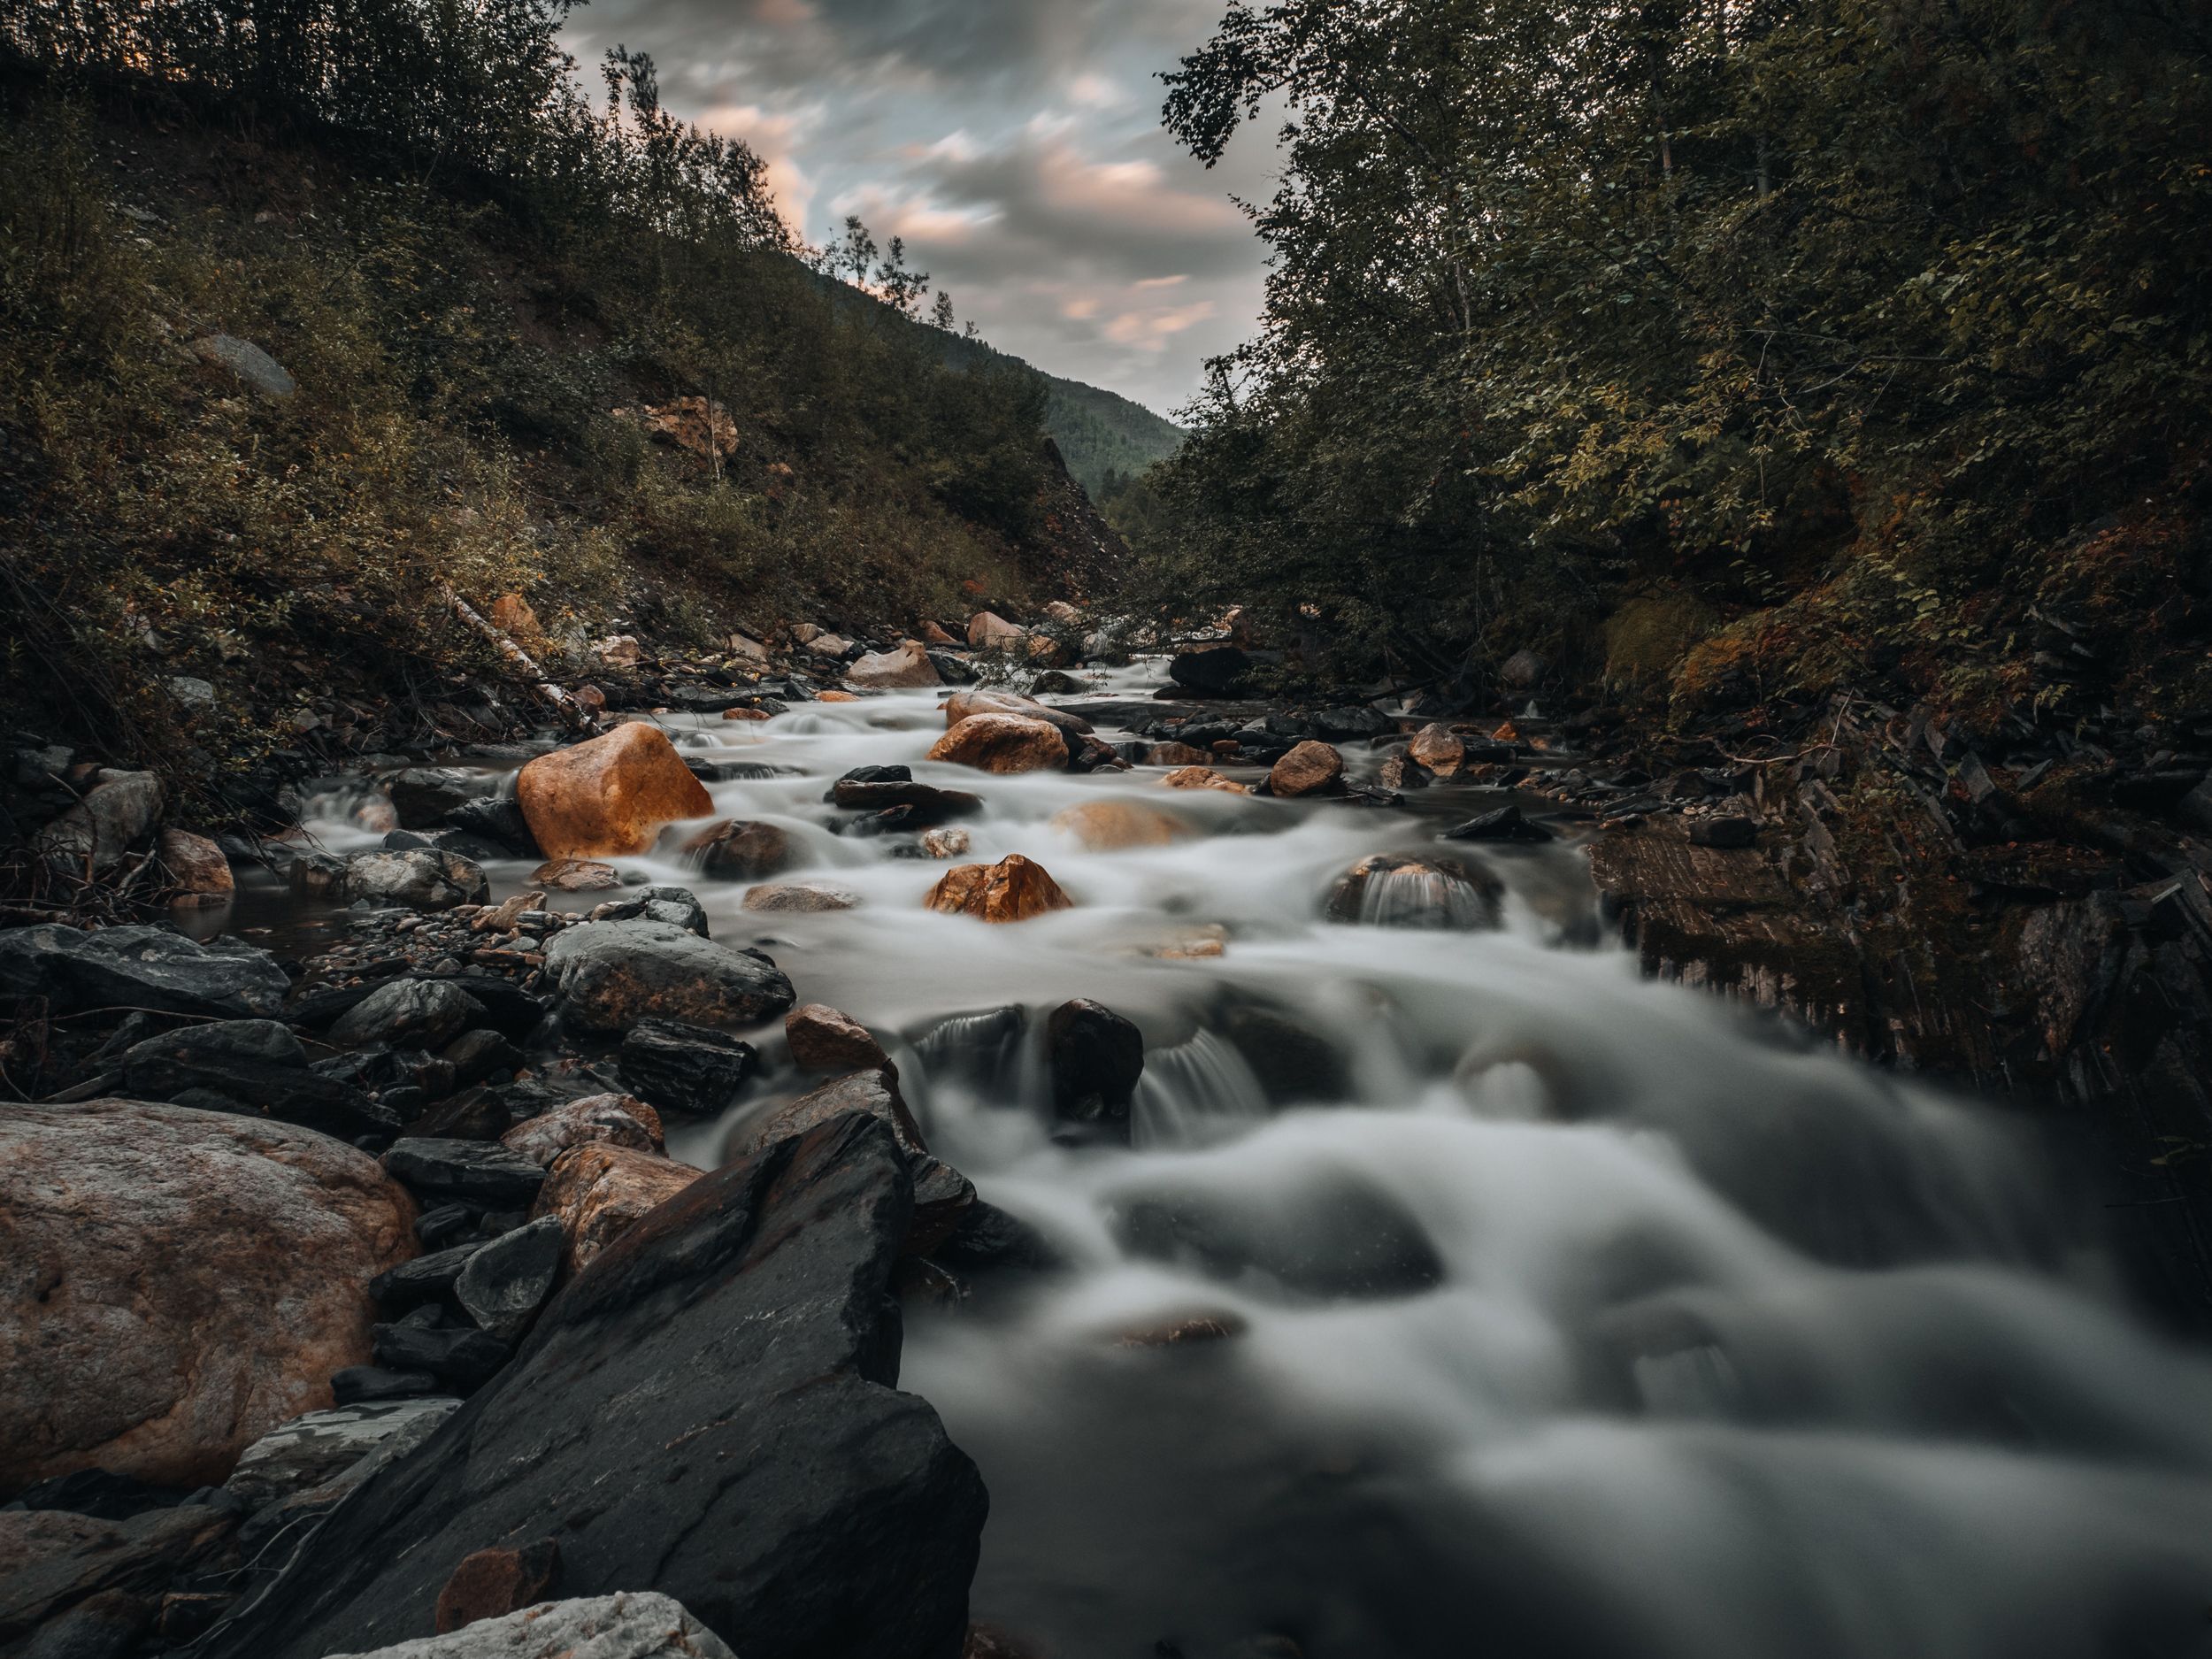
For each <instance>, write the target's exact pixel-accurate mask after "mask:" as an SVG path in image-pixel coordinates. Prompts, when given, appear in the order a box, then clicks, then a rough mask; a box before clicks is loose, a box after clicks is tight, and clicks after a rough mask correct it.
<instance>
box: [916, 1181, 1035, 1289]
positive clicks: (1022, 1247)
mask: <svg viewBox="0 0 2212 1659" xmlns="http://www.w3.org/2000/svg"><path fill="white" fill-rule="evenodd" d="M931 1256H932V1259H933V1260H935V1261H938V1262H941V1263H944V1264H945V1265H946V1266H947V1267H952V1268H957V1269H958V1270H959V1271H962V1272H964V1273H971V1274H975V1273H987V1272H995V1271H1001V1270H1005V1271H1022V1272H1049V1271H1052V1270H1054V1269H1056V1268H1059V1267H1064V1266H1065V1265H1066V1264H1067V1259H1066V1257H1064V1256H1062V1255H1061V1254H1060V1252H1059V1251H1058V1250H1056V1249H1055V1248H1053V1247H1052V1245H1051V1243H1050V1242H1049V1241H1048V1240H1047V1239H1046V1237H1045V1235H1044V1234H1043V1233H1040V1232H1039V1231H1038V1230H1037V1229H1036V1228H1035V1227H1033V1226H1031V1225H1029V1223H1027V1222H1026V1221H1024V1220H1023V1219H1022V1218H1021V1217H1018V1216H1013V1215H1009V1214H1008V1213H1007V1212H1006V1211H1005V1210H1001V1209H1000V1208H998V1206H997V1205H995V1204H990V1203H986V1202H984V1201H983V1200H982V1199H977V1200H976V1201H975V1202H974V1203H972V1204H971V1205H969V1206H968V1208H967V1210H966V1212H965V1213H964V1214H963V1215H962V1216H961V1217H960V1224H959V1225H957V1226H956V1227H955V1228H954V1229H953V1231H952V1235H951V1237H949V1238H948V1239H947V1240H945V1241H944V1242H943V1243H941V1244H940V1245H939V1246H938V1247H937V1248H936V1249H935V1250H933V1251H932V1252H931Z"/></svg>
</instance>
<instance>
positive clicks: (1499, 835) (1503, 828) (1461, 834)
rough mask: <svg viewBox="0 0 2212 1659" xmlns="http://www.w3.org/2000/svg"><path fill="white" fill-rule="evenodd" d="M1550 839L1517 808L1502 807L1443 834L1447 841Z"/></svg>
mask: <svg viewBox="0 0 2212 1659" xmlns="http://www.w3.org/2000/svg"><path fill="white" fill-rule="evenodd" d="M1551 838H1552V834H1551V832H1550V831H1549V830H1548V829H1546V828H1545V827H1544V826H1542V825H1541V824H1532V823H1530V822H1529V821H1528V819H1527V818H1525V817H1524V816H1523V815H1522V812H1521V809H1520V808H1519V807H1517V806H1502V807H1500V808H1499V809H1498V810H1496V811H1494V812H1485V813H1483V814H1482V815H1481V816H1479V817H1478V818H1469V819H1468V820H1467V821H1466V822H1465V823H1464V824H1455V825H1454V826H1452V827H1451V828H1450V829H1448V830H1446V831H1445V832H1444V839H1445V840H1446V841H1549V840H1551Z"/></svg>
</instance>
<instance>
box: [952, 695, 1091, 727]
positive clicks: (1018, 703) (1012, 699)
mask: <svg viewBox="0 0 2212 1659" xmlns="http://www.w3.org/2000/svg"><path fill="white" fill-rule="evenodd" d="M979 714H1011V715H1017V716H1018V717H1020V718H1023V719H1025V720H1042V721H1043V722H1044V723H1045V724H1046V725H1047V726H1057V727H1058V728H1059V729H1060V731H1061V732H1062V733H1064V734H1065V735H1067V736H1068V737H1071V738H1076V737H1081V736H1084V735H1085V734H1086V733H1088V732H1089V731H1090V729H1091V723H1090V722H1089V721H1088V720H1087V719H1085V718H1083V717H1082V716H1081V715H1079V714H1071V713H1069V712H1068V711H1067V710H1065V709H1056V708H1054V707H1052V706H1051V705H1050V704H1049V703H1039V702H1038V701H1037V700H1036V699H1035V698H1034V697H1024V696H1019V695H1016V694H1015V693H1013V692H1010V691H956V692H954V693H953V694H952V695H951V696H949V697H948V698H946V699H945V702H944V716H945V729H946V730H948V731H950V730H951V729H952V728H953V727H954V726H958V725H959V724H960V723H961V722H962V721H963V720H965V719H970V718H973V717H974V716H976V715H979Z"/></svg>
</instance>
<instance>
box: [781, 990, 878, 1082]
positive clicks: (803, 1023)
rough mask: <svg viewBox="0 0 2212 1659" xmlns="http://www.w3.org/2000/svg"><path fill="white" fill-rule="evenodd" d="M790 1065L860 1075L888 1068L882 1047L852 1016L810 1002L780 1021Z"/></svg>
mask: <svg viewBox="0 0 2212 1659" xmlns="http://www.w3.org/2000/svg"><path fill="white" fill-rule="evenodd" d="M783 1034H784V1039H785V1041H787V1042H788V1043H789V1044H790V1045H791V1064H794V1065H795V1066H797V1067H798V1068H799V1070H800V1071H866V1070H869V1069H871V1068H877V1069H880V1068H882V1067H885V1066H887V1065H889V1064H891V1057H890V1056H888V1055H887V1054H885V1053H884V1051H883V1045H882V1044H881V1043H879V1042H878V1041H876V1040H875V1039H874V1038H873V1037H872V1036H870V1035H869V1034H868V1028H867V1027H866V1026H865V1025H862V1024H861V1023H860V1022H859V1021H858V1020H856V1019H855V1018H853V1017H852V1016H851V1015H849V1014H846V1013H842V1012H841V1011H839V1010H836V1009H834V1008H830V1007H828V1006H826V1005H825V1004H823V1003H821V1002H809V1003H808V1004H807V1005H806V1006H805V1007H804V1008H795V1009H793V1010H791V1011H790V1012H789V1013H788V1014H786V1015H785V1016H784V1017H783Z"/></svg>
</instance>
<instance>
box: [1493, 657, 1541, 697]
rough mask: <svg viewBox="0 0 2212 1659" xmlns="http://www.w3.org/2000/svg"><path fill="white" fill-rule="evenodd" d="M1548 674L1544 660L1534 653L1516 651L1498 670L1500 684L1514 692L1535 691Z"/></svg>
mask: <svg viewBox="0 0 2212 1659" xmlns="http://www.w3.org/2000/svg"><path fill="white" fill-rule="evenodd" d="M1546 672H1548V669H1547V666H1546V664H1545V662H1544V659H1543V658H1542V657H1539V656H1537V654H1536V653H1535V652H1534V651H1516V652H1514V653H1513V655H1512V656H1510V657H1507V658H1506V659H1505V663H1504V664H1503V665H1502V667H1501V668H1500V669H1499V670H1498V683H1499V684H1500V685H1502V686H1504V687H1507V688H1508V689H1509V690H1513V691H1533V690H1534V689H1535V688H1536V687H1538V686H1540V685H1541V684H1542V683H1543V680H1544V675H1545V674H1546Z"/></svg>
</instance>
